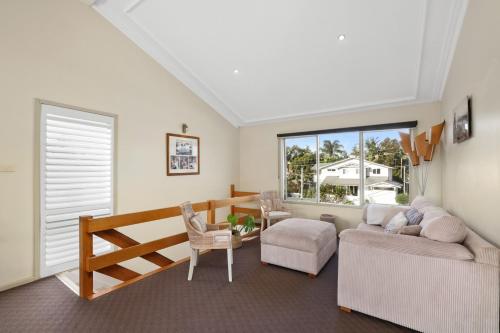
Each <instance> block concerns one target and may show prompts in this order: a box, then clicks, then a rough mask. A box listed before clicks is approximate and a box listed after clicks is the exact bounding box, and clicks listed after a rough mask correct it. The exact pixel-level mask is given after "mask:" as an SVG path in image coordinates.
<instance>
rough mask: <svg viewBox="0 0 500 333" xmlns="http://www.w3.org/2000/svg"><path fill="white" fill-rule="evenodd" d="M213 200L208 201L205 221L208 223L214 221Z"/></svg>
mask: <svg viewBox="0 0 500 333" xmlns="http://www.w3.org/2000/svg"><path fill="white" fill-rule="evenodd" d="M215 209H216V208H215V200H210V201H208V211H207V222H208V223H209V224H214V223H215Z"/></svg>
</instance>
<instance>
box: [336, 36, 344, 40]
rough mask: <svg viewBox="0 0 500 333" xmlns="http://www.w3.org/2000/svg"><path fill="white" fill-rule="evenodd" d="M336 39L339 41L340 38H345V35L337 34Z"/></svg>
mask: <svg viewBox="0 0 500 333" xmlns="http://www.w3.org/2000/svg"><path fill="white" fill-rule="evenodd" d="M337 39H338V40H340V41H342V40H344V39H345V35H339V36H338V37H337Z"/></svg>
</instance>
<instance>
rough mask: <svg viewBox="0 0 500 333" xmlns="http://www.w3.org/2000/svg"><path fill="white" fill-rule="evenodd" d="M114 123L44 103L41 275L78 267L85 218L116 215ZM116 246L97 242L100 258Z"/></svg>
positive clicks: (95, 245)
mask: <svg viewBox="0 0 500 333" xmlns="http://www.w3.org/2000/svg"><path fill="white" fill-rule="evenodd" d="M113 155H114V118H113V117H110V116H104V115H99V114H94V113H89V112H83V111H78V110H74V109H70V108H66V107H59V106H55V105H50V104H43V103H42V104H41V114H40V275H41V276H48V275H52V274H55V273H58V272H61V271H64V270H68V269H73V268H76V267H78V256H79V234H78V230H79V220H78V219H79V216H82V215H92V216H94V217H100V216H107V215H111V214H113V164H114V161H113ZM109 250H111V245H110V244H109V243H108V242H106V241H104V240H102V239H100V238H97V237H96V238H95V239H94V253H95V254H100V253H103V252H105V251H109Z"/></svg>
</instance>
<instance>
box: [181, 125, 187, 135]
mask: <svg viewBox="0 0 500 333" xmlns="http://www.w3.org/2000/svg"><path fill="white" fill-rule="evenodd" d="M187 130H188V125H187V124H186V123H184V124H182V133H184V134H186V133H187Z"/></svg>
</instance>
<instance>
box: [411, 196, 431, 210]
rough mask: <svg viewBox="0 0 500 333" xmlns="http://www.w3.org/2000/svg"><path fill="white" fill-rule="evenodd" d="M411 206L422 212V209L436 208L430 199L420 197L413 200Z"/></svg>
mask: <svg viewBox="0 0 500 333" xmlns="http://www.w3.org/2000/svg"><path fill="white" fill-rule="evenodd" d="M410 206H411V207H412V208H415V209H418V210H421V209H422V208H425V207H429V206H434V204H433V203H432V201H430V200H429V199H426V198H425V197H423V196H420V195H419V196H417V197H416V198H415V199H413V201H412V202H411V204H410Z"/></svg>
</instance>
